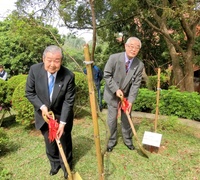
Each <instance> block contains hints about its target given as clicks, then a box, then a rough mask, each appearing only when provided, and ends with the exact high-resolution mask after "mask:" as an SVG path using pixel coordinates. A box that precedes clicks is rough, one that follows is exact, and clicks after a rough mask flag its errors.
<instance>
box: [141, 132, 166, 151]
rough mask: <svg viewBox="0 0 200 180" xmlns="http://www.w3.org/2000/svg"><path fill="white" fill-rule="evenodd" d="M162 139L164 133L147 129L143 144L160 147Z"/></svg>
mask: <svg viewBox="0 0 200 180" xmlns="http://www.w3.org/2000/svg"><path fill="white" fill-rule="evenodd" d="M161 139H162V134H158V133H153V132H148V131H145V132H144V136H143V140H142V144H146V145H151V146H155V147H160V143H161Z"/></svg>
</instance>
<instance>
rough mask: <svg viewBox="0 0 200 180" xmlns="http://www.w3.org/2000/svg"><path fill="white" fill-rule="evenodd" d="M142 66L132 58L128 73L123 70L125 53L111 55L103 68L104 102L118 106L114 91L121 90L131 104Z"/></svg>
mask: <svg viewBox="0 0 200 180" xmlns="http://www.w3.org/2000/svg"><path fill="white" fill-rule="evenodd" d="M143 68H144V64H143V63H142V62H141V61H140V60H139V59H138V58H136V57H135V58H134V59H133V62H132V64H131V66H130V69H129V71H128V73H127V74H126V69H125V52H122V53H117V54H113V55H111V56H110V57H109V59H108V61H107V63H106V65H105V68H104V79H105V81H106V84H105V89H104V100H105V101H106V102H107V104H109V105H112V106H113V107H117V106H118V102H119V100H120V99H119V98H118V97H117V96H116V91H117V90H118V89H121V90H122V91H123V93H124V97H126V98H127V99H128V101H129V102H131V103H133V102H134V101H135V99H136V97H137V94H138V90H139V87H140V84H141V80H142V71H143Z"/></svg>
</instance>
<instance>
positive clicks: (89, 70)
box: [84, 44, 104, 180]
mask: <svg viewBox="0 0 200 180" xmlns="http://www.w3.org/2000/svg"><path fill="white" fill-rule="evenodd" d="M84 56H85V61H86V63H88V64H86V69H87V79H88V88H89V96H90V106H91V111H92V120H93V126H94V141H95V145H96V154H97V160H98V171H99V179H100V180H103V179H104V170H103V162H102V155H101V146H100V137H99V126H98V116H97V103H96V98H95V90H94V83H93V73H92V63H91V61H90V55H89V46H88V44H86V45H84Z"/></svg>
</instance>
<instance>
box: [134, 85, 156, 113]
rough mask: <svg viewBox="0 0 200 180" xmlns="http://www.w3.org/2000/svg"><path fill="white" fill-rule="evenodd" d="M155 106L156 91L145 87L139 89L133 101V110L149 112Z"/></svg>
mask: <svg viewBox="0 0 200 180" xmlns="http://www.w3.org/2000/svg"><path fill="white" fill-rule="evenodd" d="M155 106H156V92H154V91H151V90H149V89H146V88H141V89H139V92H138V96H137V98H136V100H135V102H134V103H133V110H135V111H140V112H148V113H151V112H152V111H153V109H154V108H155Z"/></svg>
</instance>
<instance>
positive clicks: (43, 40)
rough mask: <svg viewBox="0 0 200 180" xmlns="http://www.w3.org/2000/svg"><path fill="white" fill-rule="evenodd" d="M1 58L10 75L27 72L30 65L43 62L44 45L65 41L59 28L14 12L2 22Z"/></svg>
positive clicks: (0, 27)
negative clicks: (59, 32)
mask: <svg viewBox="0 0 200 180" xmlns="http://www.w3.org/2000/svg"><path fill="white" fill-rule="evenodd" d="M0 38H1V41H0V45H1V49H0V58H1V63H2V64H4V66H5V69H6V70H7V71H8V74H9V76H13V75H17V74H21V73H23V74H26V73H28V71H29V67H30V66H31V65H32V64H34V63H38V62H41V60H42V53H43V50H44V47H46V46H47V45H50V44H56V40H55V38H56V39H57V42H59V43H63V41H62V38H61V36H60V35H59V34H58V30H57V29H56V28H53V27H52V26H49V25H44V24H43V23H42V22H41V21H40V20H36V19H34V18H27V17H23V16H19V14H18V13H17V12H13V14H11V15H10V16H9V17H8V18H7V19H6V20H4V21H2V22H0Z"/></svg>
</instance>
